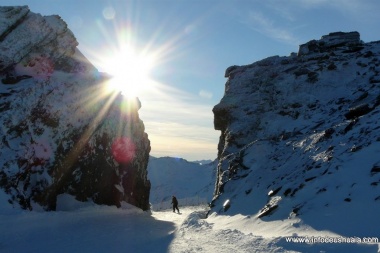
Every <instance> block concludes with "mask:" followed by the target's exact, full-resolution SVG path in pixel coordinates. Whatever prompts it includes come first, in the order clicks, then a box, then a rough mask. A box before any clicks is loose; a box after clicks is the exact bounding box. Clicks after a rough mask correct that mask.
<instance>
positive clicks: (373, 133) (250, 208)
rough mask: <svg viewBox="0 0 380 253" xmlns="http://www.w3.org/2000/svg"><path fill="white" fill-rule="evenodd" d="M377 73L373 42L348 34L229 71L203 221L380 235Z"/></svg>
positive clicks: (378, 52)
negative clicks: (224, 218) (231, 218)
mask: <svg viewBox="0 0 380 253" xmlns="http://www.w3.org/2000/svg"><path fill="white" fill-rule="evenodd" d="M379 73H380V42H371V43H363V42H362V41H360V38H359V34H358V33H357V32H352V33H340V32H339V33H332V34H329V35H326V36H323V37H322V39H321V40H313V41H311V42H309V43H306V44H304V45H301V47H300V52H299V53H298V55H297V54H294V53H292V54H291V55H290V56H289V57H279V56H274V57H269V58H267V59H264V60H261V61H258V62H255V63H253V64H250V65H247V66H232V67H230V68H228V69H227V71H226V77H228V80H227V83H226V87H225V94H224V97H223V98H222V100H221V101H220V103H219V104H218V105H216V106H215V107H214V109H213V111H214V114H215V121H214V122H215V128H216V129H218V130H221V131H222V134H221V138H220V140H221V141H220V143H219V157H218V158H219V165H218V175H217V186H216V187H217V188H216V195H215V197H214V201H213V208H212V210H211V212H210V214H211V215H212V214H214V215H215V214H226V215H238V214H239V215H243V217H245V218H246V219H252V223H251V224H255V226H257V227H256V229H257V230H260V229H263V228H264V226H265V223H268V224H270V223H271V222H278V221H281V220H287V219H290V220H292V222H291V224H292V226H306V227H307V226H308V227H309V228H310V229H311V230H316V231H330V232H331V233H335V234H338V235H341V236H353V237H354V236H356V237H366V236H367V237H380V230H379V227H380V220H379V219H378V218H377V216H378V213H379V212H380V155H379V154H380V134H379V133H380V132H379V129H380V107H379V105H380V74H379ZM226 200H229V201H230V205H229V206H227V207H226V208H223V204H224V203H225V201H226ZM258 224H261V225H258ZM272 224H273V223H272ZM271 227H272V228H273V227H274V231H272V233H273V234H276V233H278V234H281V230H283V227H281V226H271ZM256 229H255V230H256Z"/></svg>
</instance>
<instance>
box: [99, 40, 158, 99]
mask: <svg viewBox="0 0 380 253" xmlns="http://www.w3.org/2000/svg"><path fill="white" fill-rule="evenodd" d="M102 65H103V69H104V71H105V72H106V73H108V74H109V75H111V78H110V80H109V81H108V84H107V85H108V86H109V89H111V90H112V91H116V92H121V93H122V94H123V95H124V96H128V97H138V96H140V95H141V94H142V93H143V92H144V91H145V90H147V89H149V88H151V86H152V83H153V81H152V79H151V77H150V72H151V70H152V68H153V66H154V57H153V56H152V55H148V54H147V53H144V52H137V51H136V50H135V49H134V48H132V47H130V46H124V47H122V48H119V49H118V50H115V51H114V52H112V53H111V54H110V55H109V57H107V58H106V59H104V61H103V64H102Z"/></svg>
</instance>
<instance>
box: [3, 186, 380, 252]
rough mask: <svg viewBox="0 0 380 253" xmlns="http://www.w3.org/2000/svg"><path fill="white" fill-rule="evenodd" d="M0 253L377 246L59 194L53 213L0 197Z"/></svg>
mask: <svg viewBox="0 0 380 253" xmlns="http://www.w3.org/2000/svg"><path fill="white" fill-rule="evenodd" d="M0 196H1V197H0V203H2V204H1V209H0V210H1V211H0V228H1V229H0V252H15V253H17V252H20V253H23V252H62V253H63V252H134V253H137V252H218V253H221V252H225V253H230V252H377V250H378V245H375V244H373V245H353V244H315V245H310V244H295V243H288V242H286V239H285V236H292V235H293V236H294V235H298V236H305V235H306V236H337V235H334V234H332V233H330V232H327V231H315V230H314V229H312V228H310V227H308V226H307V225H303V224H302V222H301V221H300V220H298V219H289V220H283V221H272V222H270V221H269V222H266V221H264V220H260V219H257V218H256V217H254V216H243V215H235V216H228V215H218V214H217V213H212V214H210V216H209V217H208V218H207V219H203V218H204V217H205V214H206V211H207V207H206V206H196V207H183V206H181V203H180V211H181V214H177V213H173V212H172V211H171V210H164V211H160V212H152V213H151V212H143V211H141V210H140V209H137V208H135V207H133V206H130V205H128V204H124V205H123V206H122V208H119V209H118V208H116V207H108V206H96V205H93V204H91V203H79V202H76V201H75V200H73V199H72V197H70V196H67V195H66V196H61V197H60V198H59V200H58V209H59V211H57V212H38V211H33V212H27V211H15V210H13V209H12V208H11V207H10V206H8V205H5V204H4V203H6V196H4V195H3V193H1V195H0Z"/></svg>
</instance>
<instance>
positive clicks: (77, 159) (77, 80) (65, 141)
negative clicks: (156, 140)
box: [0, 6, 150, 210]
mask: <svg viewBox="0 0 380 253" xmlns="http://www.w3.org/2000/svg"><path fill="white" fill-rule="evenodd" d="M77 45H78V43H77V41H76V39H75V37H74V35H73V34H72V32H71V31H70V30H69V29H68V27H67V25H66V23H65V22H64V21H63V20H62V19H61V18H60V17H59V16H41V15H39V14H35V13H32V12H30V10H29V8H28V7H27V6H21V7H0V49H1V50H0V80H1V82H0V97H1V102H0V113H1V114H0V126H1V129H0V131H1V141H0V168H1V171H0V187H1V189H2V190H4V191H5V192H6V193H8V194H9V202H10V203H11V204H13V205H15V206H18V205H19V206H21V207H22V208H24V209H33V208H34V207H38V206H43V207H44V208H45V209H46V210H54V209H55V207H56V199H57V196H58V195H59V194H63V193H66V194H71V195H73V196H75V197H76V199H77V200H80V201H87V200H93V201H94V202H95V203H98V204H107V205H116V206H119V205H120V202H121V201H126V202H128V203H131V204H133V205H135V206H137V207H140V208H142V209H143V210H147V209H149V191H150V182H149V180H148V179H147V163H148V159H149V152H150V142H149V139H148V137H147V134H146V133H145V132H144V131H145V129H144V124H143V122H142V121H141V120H140V119H139V115H138V110H139V109H140V102H139V101H138V99H137V98H136V99H131V98H129V99H127V98H126V97H124V96H122V95H121V94H117V93H115V92H109V91H108V90H107V87H106V82H107V77H106V76H105V75H103V74H102V73H99V72H98V71H97V69H96V68H95V67H94V66H93V65H92V64H91V63H90V62H88V60H87V59H86V58H85V57H84V56H83V55H82V54H81V53H80V51H79V50H78V49H77V48H76V47H77Z"/></svg>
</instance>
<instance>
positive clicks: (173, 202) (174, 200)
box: [172, 195, 179, 213]
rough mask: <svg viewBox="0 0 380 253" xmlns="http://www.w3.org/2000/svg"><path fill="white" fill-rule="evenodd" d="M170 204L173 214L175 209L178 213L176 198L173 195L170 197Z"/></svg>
mask: <svg viewBox="0 0 380 253" xmlns="http://www.w3.org/2000/svg"><path fill="white" fill-rule="evenodd" d="M172 204H173V213H175V210H176V209H177V212H178V213H179V209H178V200H177V198H176V197H175V196H174V195H173V197H172Z"/></svg>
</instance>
